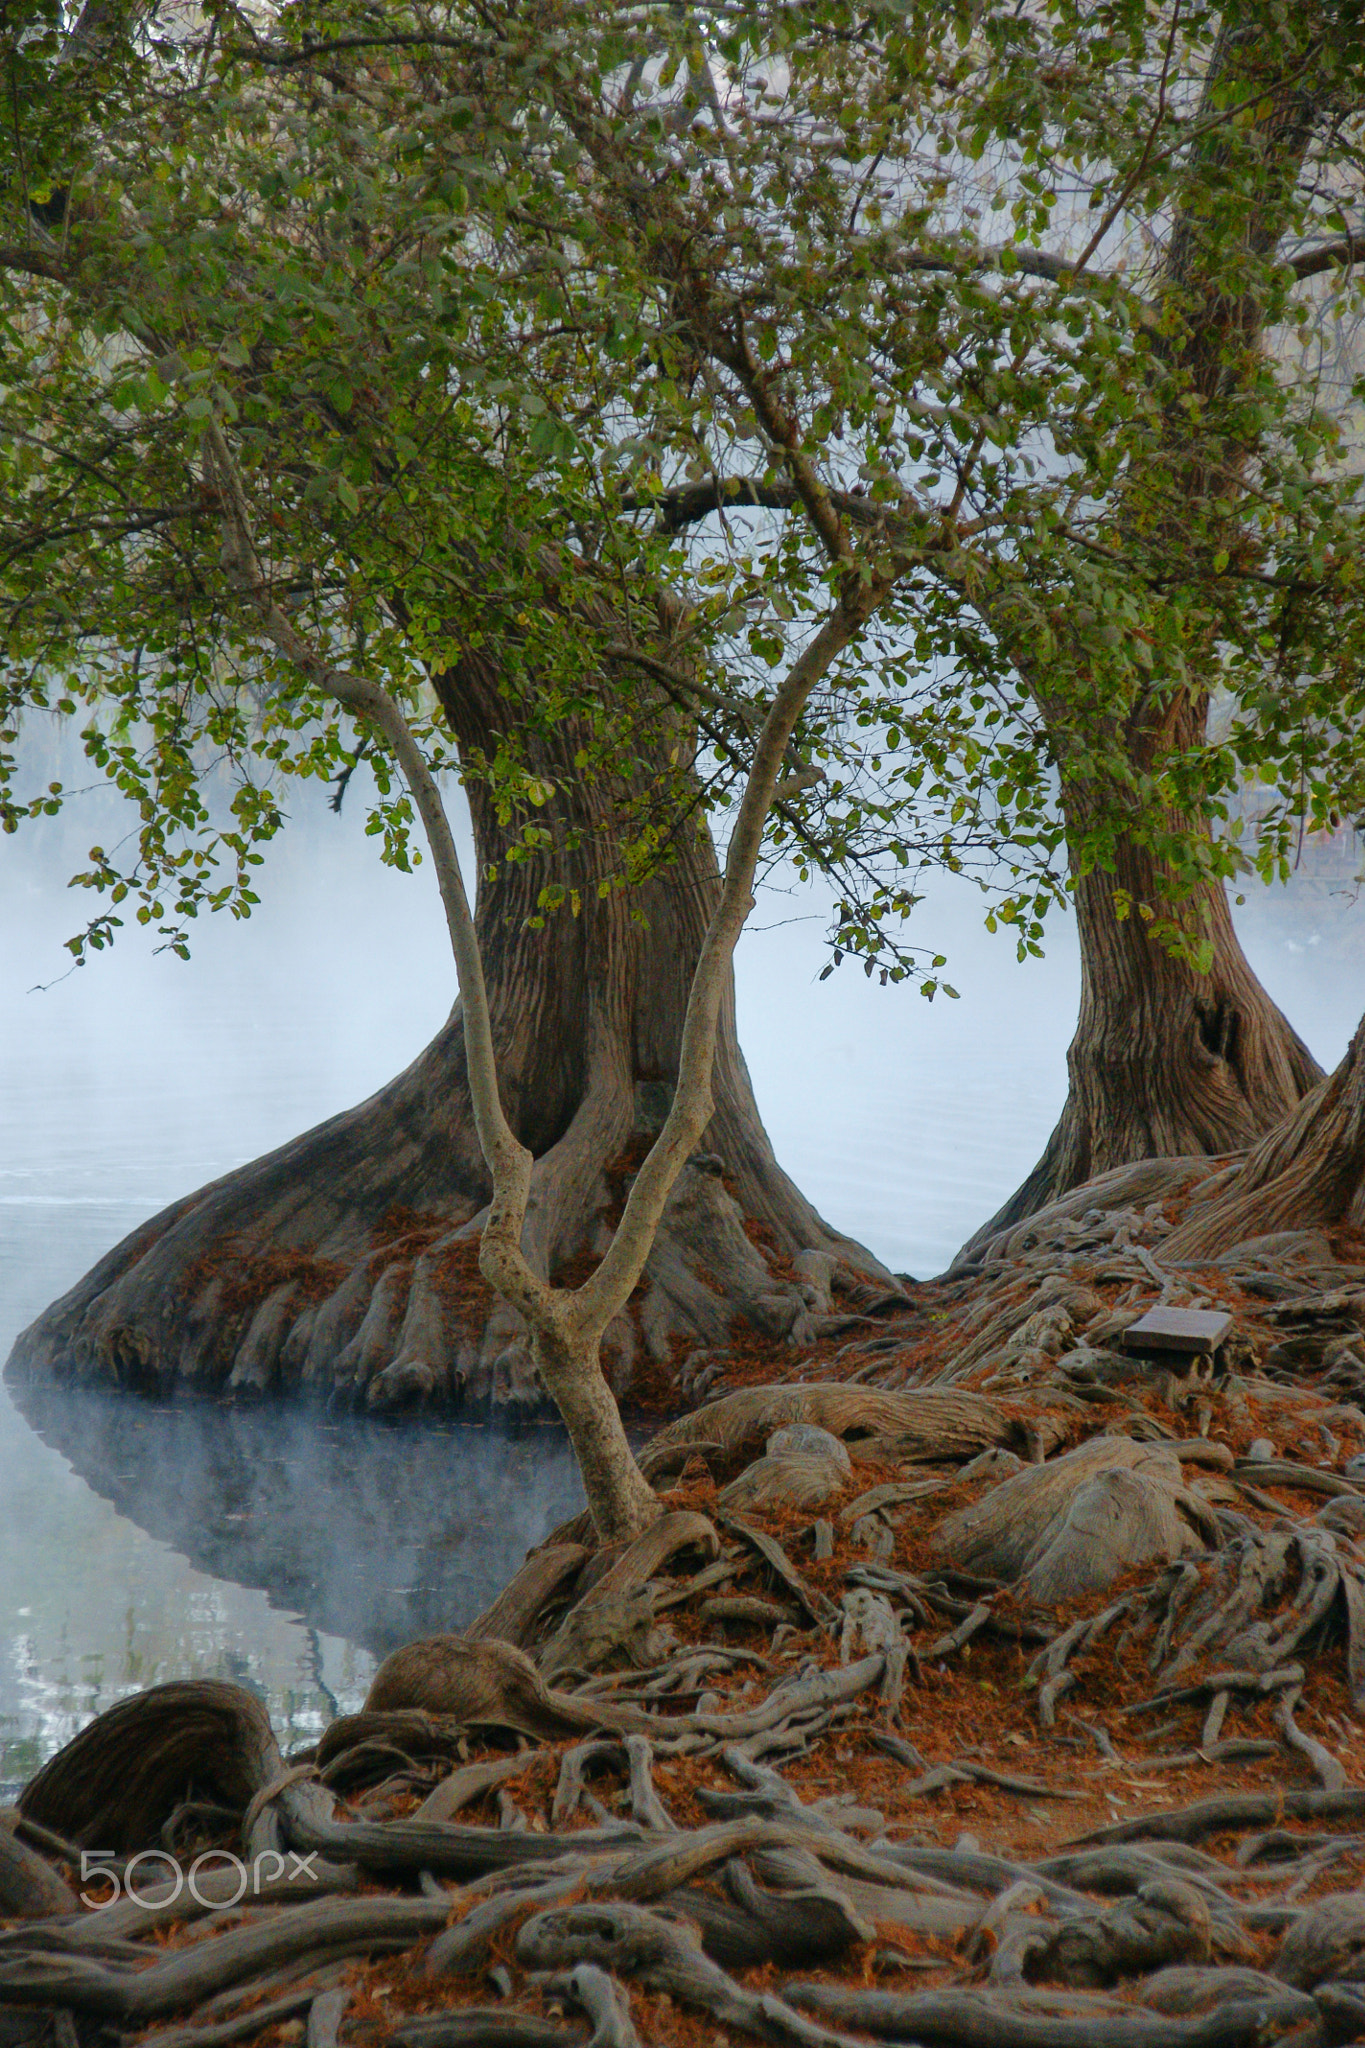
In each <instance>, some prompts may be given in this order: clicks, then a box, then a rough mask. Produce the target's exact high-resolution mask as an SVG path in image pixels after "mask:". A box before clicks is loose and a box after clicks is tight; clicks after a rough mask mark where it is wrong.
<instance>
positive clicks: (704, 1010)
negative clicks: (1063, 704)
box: [575, 582, 885, 1337]
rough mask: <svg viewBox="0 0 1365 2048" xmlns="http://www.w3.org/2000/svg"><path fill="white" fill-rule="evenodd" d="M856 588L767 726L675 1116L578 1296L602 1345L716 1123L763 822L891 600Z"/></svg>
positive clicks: (694, 1015) (798, 669)
mask: <svg viewBox="0 0 1365 2048" xmlns="http://www.w3.org/2000/svg"><path fill="white" fill-rule="evenodd" d="M856 588H857V595H856V596H855V597H847V596H846V599H845V602H843V603H841V604H840V605H839V606H838V607H837V608H836V609H835V610H834V611H832V612H831V613H830V615H829V616H828V618H827V619H826V620H825V622H824V624H823V625H822V626H821V627H820V630H819V631H818V632H817V633H816V634H815V636H814V638H813V639H812V640H811V641H810V643H809V645H808V646H807V647H806V648H805V649H804V651H803V652H802V653H801V655H800V656H799V657H798V658H797V660H796V661H795V662H794V663H793V664H792V667H791V668H790V669H789V670H788V671H787V674H786V676H785V678H784V679H783V681H782V683H781V684H780V685H779V687H778V689H777V691H776V693H775V695H774V697H773V701H772V703H771V705H770V706H769V708H768V715H767V717H766V718H765V719H764V721H763V728H762V730H761V732H760V733H759V736H758V740H757V743H756V745H755V748H754V759H753V766H752V767H751V769H750V771H749V779H748V782H747V784H746V786H745V790H744V795H743V797H742V798H741V800H740V805H739V811H738V814H737V817H736V820H735V828H734V831H733V833H732V834H731V837H730V844H729V848H728V850H727V852H726V856H725V873H724V878H723V881H722V884H721V896H720V902H719V903H718V904H717V906H716V909H715V911H714V913H713V915H712V917H711V921H710V923H709V924H708V926H707V928H706V936H705V938H704V939H703V940H702V946H701V954H700V957H699V958H698V961H697V968H696V972H695V974H694V975H693V977H692V988H691V992H690V994H689V997H688V1003H687V1015H686V1017H685V1019H684V1021H683V1033H682V1046H681V1049H680V1052H679V1056H678V1083H677V1088H676V1091H675V1093H674V1096H673V1103H672V1107H671V1108H670V1110H669V1112H668V1117H667V1119H666V1121H665V1123H664V1127H663V1129H662V1130H661V1131H660V1133H659V1135H658V1137H657V1138H656V1140H655V1142H654V1144H653V1146H652V1148H651V1150H650V1152H649V1155H648V1157H647V1158H646V1160H645V1163H644V1165H643V1166H642V1167H641V1168H640V1171H639V1173H638V1174H637V1175H636V1177H635V1180H634V1183H633V1185H632V1187H631V1190H630V1193H629V1195H628V1196H627V1198H626V1206H625V1210H624V1213H623V1214H622V1217H621V1221H620V1223H619V1224H618V1225H617V1227H616V1233H615V1235H614V1237H613V1238H612V1241H611V1244H610V1246H609V1247H608V1249H607V1251H606V1253H605V1255H604V1257H603V1259H602V1261H601V1263H600V1265H599V1266H598V1267H597V1270H596V1272H595V1273H593V1274H592V1276H591V1277H590V1278H589V1279H588V1280H586V1281H585V1282H584V1283H583V1285H582V1287H580V1288H579V1289H578V1293H577V1298H576V1302H575V1319H576V1320H577V1322H578V1325H579V1327H580V1329H582V1330H585V1331H586V1332H590V1333H593V1334H595V1335H597V1336H599V1337H600V1335H601V1333H602V1332H603V1331H604V1330H605V1329H606V1327H607V1325H608V1323H609V1322H610V1321H611V1319H612V1317H613V1316H615V1315H617V1314H619V1313H620V1311H621V1310H622V1309H623V1308H624V1307H625V1305H626V1302H627V1301H628V1300H629V1299H630V1293H631V1289H632V1288H633V1287H634V1285H635V1283H636V1281H637V1280H638V1279H639V1277H640V1275H641V1273H642V1272H643V1271H644V1268H645V1261H646V1259H647V1258H648V1256H649V1251H650V1247H651V1245H652V1244H653V1242H654V1236H655V1232H656V1231H657V1229H658V1227H659V1222H660V1219H661V1217H662V1216H663V1212H664V1206H665V1204H666V1202H667V1200H668V1197H669V1194H670V1192H671V1190H672V1187H673V1184H674V1182H675V1181H676V1180H677V1178H678V1175H679V1173H680V1172H681V1171H682V1168H683V1166H684V1165H685V1164H686V1162H687V1160H688V1158H689V1156H690V1155H691V1153H692V1151H693V1150H694V1149H695V1147H696V1144H697V1141H698V1140H699V1138H700V1137H701V1134H702V1132H703V1131H704V1130H705V1128H706V1126H707V1124H708V1123H709V1122H710V1120H711V1112H712V1109H713V1107H714V1103H713V1098H712V1094H711V1080H712V1061H713V1056H714V1053H715V1043H716V1021H717V1018H718V1016H719V1013H720V1001H721V995H722V993H723V990H724V986H725V976H726V973H727V970H728V969H729V966H730V962H731V960H732V959H733V957H734V950H735V945H736V942H737V940H738V938H739V935H740V932H741V931H742V929H743V927H744V921H745V919H746V918H747V917H748V915H749V912H750V910H751V909H752V908H753V894H752V890H753V881H754V874H755V871H756V869H757V866H758V857H759V852H760V850H761V848H762V843H763V826H764V821H765V819H766V818H767V815H768V811H769V809H770V808H771V806H772V803H773V799H774V796H775V795H776V792H777V790H778V787H779V781H780V777H781V774H782V769H783V764H784V760H785V756H786V751H787V746H788V743H789V742H790V740H791V737H792V734H793V732H794V731H795V729H796V723H797V720H798V719H799V717H800V715H801V712H802V710H803V709H804V707H805V704H806V702H807V700H808V698H809V697H810V694H811V691H812V690H813V689H814V688H815V685H816V684H817V683H818V682H819V681H820V679H821V678H822V677H823V676H824V675H826V674H827V673H828V671H829V668H830V666H831V664H832V663H833V662H834V661H835V659H836V658H837V656H838V655H839V654H840V653H841V652H842V650H843V649H844V648H845V647H846V646H847V645H848V643H849V642H850V640H852V639H853V637H854V635H855V634H856V633H857V632H858V630H859V628H860V627H861V626H862V625H863V624H864V623H865V621H866V620H867V618H868V617H870V615H871V613H872V612H873V611H874V610H875V609H876V606H877V604H878V603H879V602H880V601H881V598H882V597H883V595H884V594H885V585H884V584H879V583H877V582H870V583H866V584H862V585H859V586H856Z"/></svg>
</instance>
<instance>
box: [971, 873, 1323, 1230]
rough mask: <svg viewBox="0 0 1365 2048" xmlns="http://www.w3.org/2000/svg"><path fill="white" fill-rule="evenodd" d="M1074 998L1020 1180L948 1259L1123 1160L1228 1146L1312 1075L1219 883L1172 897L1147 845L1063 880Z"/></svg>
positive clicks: (1286, 1105) (1256, 1132) (1308, 1085)
mask: <svg viewBox="0 0 1365 2048" xmlns="http://www.w3.org/2000/svg"><path fill="white" fill-rule="evenodd" d="M1117 890H1122V891H1125V892H1126V893H1127V896H1128V898H1129V900H1131V901H1132V902H1133V903H1136V904H1142V905H1145V906H1147V907H1148V908H1152V907H1155V908H1156V909H1157V910H1158V911H1159V912H1161V913H1163V914H1164V915H1165V916H1166V917H1168V918H1169V917H1174V916H1178V917H1179V919H1180V921H1181V923H1182V924H1183V925H1184V926H1185V928H1186V930H1187V931H1188V932H1189V933H1190V935H1191V938H1193V939H1199V938H1202V939H1204V940H1206V941H1207V943H1208V945H1209V946H1210V947H1211V949H1212V959H1211V960H1210V962H1209V965H1208V969H1207V971H1206V972H1203V973H1201V972H1199V971H1198V970H1197V969H1196V968H1195V967H1194V966H1193V965H1192V963H1191V962H1190V960H1189V959H1188V958H1186V957H1184V956H1183V955H1179V954H1176V953H1173V952H1172V951H1171V950H1170V948H1169V947H1168V946H1167V945H1165V944H1163V943H1162V942H1161V940H1160V939H1159V938H1158V937H1155V936H1153V933H1152V930H1151V928H1150V925H1149V922H1148V920H1147V919H1146V918H1145V917H1143V916H1142V915H1140V914H1139V913H1138V912H1137V911H1136V910H1134V911H1132V912H1131V913H1130V914H1129V915H1128V916H1126V917H1120V915H1119V913H1118V910H1117V908H1116V900H1115V898H1116V891H1117ZM1075 902H1076V922H1077V927H1078V933H1079V938H1080V955H1081V1004H1080V1015H1079V1018H1078V1021H1077V1025H1076V1033H1075V1036H1074V1037H1073V1039H1072V1041H1071V1045H1070V1048H1069V1049H1068V1052H1067V1074H1068V1081H1069V1086H1068V1091H1067V1098H1066V1102H1065V1104H1064V1106H1063V1109H1062V1114H1061V1116H1060V1118H1059V1119H1058V1122H1057V1126H1056V1128H1055V1130H1054V1131H1053V1133H1052V1136H1051V1137H1050V1138H1049V1140H1048V1142H1047V1147H1046V1150H1045V1151H1044V1153H1043V1156H1042V1158H1041V1159H1040V1160H1039V1162H1038V1164H1037V1165H1036V1166H1035V1167H1034V1169H1033V1171H1032V1173H1031V1174H1030V1175H1029V1176H1028V1179H1027V1180H1026V1181H1024V1183H1023V1184H1022V1186H1021V1187H1019V1188H1018V1189H1016V1191H1015V1193H1014V1194H1013V1195H1011V1197H1010V1199H1009V1200H1008V1201H1007V1202H1006V1203H1005V1204H1004V1205H1003V1207H1002V1208H1001V1209H999V1210H998V1211H997V1213H996V1214H995V1215H994V1216H992V1218H991V1219H990V1221H989V1222H988V1223H986V1224H983V1226H982V1228H981V1229H980V1230H979V1231H977V1232H976V1234H975V1235H974V1236H973V1237H972V1239H971V1240H970V1241H969V1243H968V1244H966V1245H965V1246H964V1247H963V1250H962V1252H961V1253H960V1254H959V1258H970V1257H971V1256H972V1254H973V1253H974V1252H975V1251H977V1250H979V1249H980V1247H981V1246H983V1245H984V1244H986V1243H988V1242H989V1240H990V1239H991V1238H992V1237H994V1236H995V1235H996V1233H997V1232H998V1231H1001V1230H1007V1229H1009V1228H1010V1227H1011V1226H1012V1225H1013V1224H1015V1223H1019V1222H1022V1221H1023V1219H1024V1218H1025V1217H1026V1216H1031V1215H1033V1214H1034V1212H1035V1211H1036V1210H1038V1209H1041V1208H1042V1207H1043V1206H1044V1205H1045V1204H1046V1203H1048V1202H1051V1201H1055V1200H1056V1199H1057V1197H1058V1196H1059V1195H1064V1194H1066V1193H1067V1192H1068V1190H1069V1189H1071V1188H1075V1187H1079V1186H1080V1185H1081V1183H1082V1182H1083V1181H1087V1180H1092V1179H1094V1177H1095V1176H1096V1175H1097V1174H1101V1173H1107V1172H1108V1171H1109V1170H1110V1168H1111V1167H1115V1166H1124V1165H1127V1164H1128V1163H1129V1162H1130V1161H1132V1160H1136V1159H1152V1158H1175V1157H1180V1156H1182V1155H1186V1154H1191V1153H1195V1154H1197V1153H1213V1154H1217V1153H1222V1152H1240V1151H1242V1150H1244V1149H1245V1148H1246V1147H1247V1146H1249V1145H1254V1144H1255V1143H1256V1142H1257V1140H1258V1139H1260V1138H1261V1137H1262V1136H1264V1134H1265V1133H1266V1132H1268V1131H1270V1130H1272V1129H1274V1128H1275V1126H1276V1125H1278V1124H1279V1123H1280V1122H1281V1121H1282V1119H1283V1118H1284V1117H1285V1116H1287V1115H1289V1114H1290V1113H1291V1112H1292V1111H1293V1110H1294V1109H1295V1108H1296V1107H1297V1105H1298V1103H1299V1102H1300V1100H1301V1099H1302V1098H1303V1097H1304V1096H1305V1095H1306V1094H1307V1093H1308V1092H1309V1090H1310V1089H1312V1088H1313V1087H1315V1086H1316V1084H1317V1083H1318V1082H1319V1081H1320V1080H1321V1078H1322V1069H1321V1068H1320V1067H1319V1066H1318V1064H1317V1062H1316V1060H1315V1059H1314V1058H1313V1055H1312V1054H1311V1053H1310V1052H1309V1050H1308V1048H1307V1046H1306V1045H1305V1044H1304V1043H1303V1041H1302V1039H1301V1038H1299V1036H1298V1034H1297V1033H1296V1032H1295V1031H1294V1029H1293V1027H1292V1026H1291V1025H1290V1023H1289V1021H1288V1019H1287V1018H1286V1017H1285V1016H1284V1014H1283V1012H1282V1011H1280V1010H1279V1009H1278V1008H1277V1007H1276V1005H1275V1004H1274V1003H1273V1002H1272V1001H1271V999H1270V997H1269V996H1268V995H1267V994H1266V992H1265V990H1264V989H1263V988H1262V986H1261V984H1260V982H1259V981H1258V980H1257V979H1256V976H1255V975H1254V973H1253V972H1252V970H1251V966H1250V964H1249V962H1248V961H1247V958H1246V955H1245V954H1244V953H1243V951H1242V948H1241V944H1240V942H1239V940H1238V938H1237V934H1236V932H1235V930H1234V929H1233V924H1232V914H1231V911H1230V910H1229V907H1228V900H1227V895H1226V892H1225V890H1224V888H1223V885H1222V883H1221V882H1217V881H1212V882H1206V883H1203V884H1201V885H1200V886H1199V887H1198V888H1197V889H1196V890H1195V891H1194V892H1193V893H1192V894H1190V895H1188V896H1186V897H1184V898H1183V899H1182V900H1180V901H1179V902H1176V901H1173V900H1172V896H1171V893H1170V888H1169V881H1168V879H1167V877H1165V876H1164V875H1163V873H1162V871H1161V868H1160V865H1159V863H1158V862H1157V860H1156V859H1155V858H1154V856H1153V855H1152V853H1151V851H1150V849H1149V848H1147V847H1146V846H1145V845H1142V844H1140V843H1138V842H1135V841H1134V840H1132V839H1131V838H1128V839H1124V840H1122V841H1121V842H1120V845H1119V848H1118V854H1117V861H1116V867H1115V870H1114V871H1113V872H1112V873H1110V872H1100V871H1092V872H1090V873H1089V874H1086V875H1083V876H1080V877H1079V878H1078V880H1077V885H1076V893H1075Z"/></svg>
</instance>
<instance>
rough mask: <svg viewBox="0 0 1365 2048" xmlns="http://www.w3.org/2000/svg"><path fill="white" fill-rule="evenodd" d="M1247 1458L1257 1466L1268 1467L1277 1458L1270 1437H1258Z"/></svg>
mask: <svg viewBox="0 0 1365 2048" xmlns="http://www.w3.org/2000/svg"><path fill="white" fill-rule="evenodd" d="M1247 1456H1248V1458H1250V1459H1252V1460H1253V1462H1254V1463H1255V1464H1257V1465H1268V1464H1269V1463H1270V1461H1271V1459H1272V1458H1273V1457H1274V1456H1275V1446H1274V1444H1273V1443H1271V1441H1270V1438H1269V1437H1268V1436H1258V1437H1257V1439H1256V1441H1255V1443H1254V1444H1252V1446H1251V1448H1250V1449H1249V1450H1248V1452H1247Z"/></svg>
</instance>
